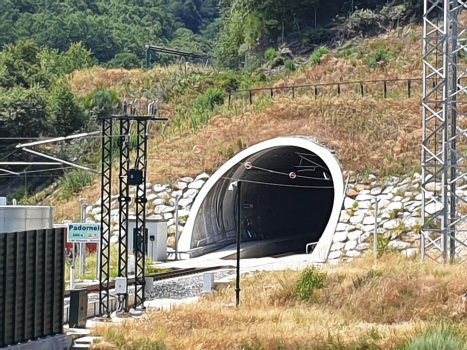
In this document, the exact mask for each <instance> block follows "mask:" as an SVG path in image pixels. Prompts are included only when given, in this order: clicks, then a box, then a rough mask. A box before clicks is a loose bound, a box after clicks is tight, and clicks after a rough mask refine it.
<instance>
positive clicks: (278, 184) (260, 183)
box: [221, 176, 334, 190]
mask: <svg viewBox="0 0 467 350" xmlns="http://www.w3.org/2000/svg"><path fill="white" fill-rule="evenodd" d="M221 178H222V179H225V180H230V181H242V182H246V183H252V184H256V185H267V186H278V187H291V188H313V189H328V190H330V189H333V188H334V186H300V185H287V184H280V183H274V182H263V181H253V180H245V179H237V178H233V177H228V176H222V177H221Z"/></svg>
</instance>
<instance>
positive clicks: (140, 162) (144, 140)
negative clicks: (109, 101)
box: [134, 120, 148, 309]
mask: <svg viewBox="0 0 467 350" xmlns="http://www.w3.org/2000/svg"><path fill="white" fill-rule="evenodd" d="M136 123H137V124H136V125H137V137H138V138H137V144H138V146H137V147H138V148H137V150H136V156H137V158H136V168H137V169H140V170H143V181H142V183H141V184H140V185H138V187H137V189H136V228H135V234H134V237H135V240H134V247H135V268H136V271H135V283H136V293H135V308H141V309H144V301H145V284H146V280H145V277H146V244H147V242H146V203H147V198H146V180H147V163H148V153H147V149H148V121H142V120H138V121H137V122H136Z"/></svg>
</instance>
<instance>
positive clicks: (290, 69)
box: [285, 59, 295, 73]
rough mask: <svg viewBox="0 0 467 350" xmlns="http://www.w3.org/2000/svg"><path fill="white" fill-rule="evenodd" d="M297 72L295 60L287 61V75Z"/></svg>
mask: <svg viewBox="0 0 467 350" xmlns="http://www.w3.org/2000/svg"><path fill="white" fill-rule="evenodd" d="M294 70H295V63H294V61H293V60H291V59H288V60H287V61H285V71H286V72H287V73H290V72H293V71H294Z"/></svg>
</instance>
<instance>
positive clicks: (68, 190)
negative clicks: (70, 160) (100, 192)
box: [60, 169, 94, 200]
mask: <svg viewBox="0 0 467 350" xmlns="http://www.w3.org/2000/svg"><path fill="white" fill-rule="evenodd" d="M93 181H94V178H93V176H92V174H91V173H90V172H89V171H86V170H81V169H76V170H71V171H67V172H66V173H65V176H64V177H63V179H62V181H61V193H60V197H61V199H64V200H68V199H70V198H71V197H72V196H73V195H75V194H78V193H79V192H80V191H81V189H82V188H83V187H86V186H89V185H91V184H92V183H93Z"/></svg>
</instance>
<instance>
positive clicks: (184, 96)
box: [51, 27, 422, 218]
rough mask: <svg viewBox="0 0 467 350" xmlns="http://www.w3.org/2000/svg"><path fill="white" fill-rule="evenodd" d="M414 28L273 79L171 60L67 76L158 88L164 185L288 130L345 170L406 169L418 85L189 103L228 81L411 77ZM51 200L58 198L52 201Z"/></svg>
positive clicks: (414, 153)
mask: <svg viewBox="0 0 467 350" xmlns="http://www.w3.org/2000/svg"><path fill="white" fill-rule="evenodd" d="M420 35H421V30H420V28H419V27H406V28H403V29H400V30H396V31H393V32H391V33H389V34H387V35H384V36H380V37H377V38H372V39H364V40H354V41H351V42H348V43H346V44H345V45H344V46H343V47H340V48H338V49H337V50H334V51H333V52H331V53H330V54H327V55H323V56H320V57H319V59H315V63H314V64H309V65H307V66H302V67H300V68H298V70H297V71H296V72H293V73H289V74H288V75H282V77H281V76H279V77H278V76H271V77H268V78H266V79H264V77H261V76H260V75H258V76H253V77H245V76H243V77H242V76H238V75H235V76H232V75H229V74H222V73H217V72H213V71H211V70H205V69H204V68H202V67H193V68H191V69H192V71H191V72H189V74H188V76H186V77H185V76H184V75H183V73H182V70H181V68H180V67H177V66H173V67H171V68H169V69H162V68H157V69H153V70H151V71H149V72H143V71H142V70H131V71H126V70H106V69H103V68H92V69H91V70H86V71H78V72H75V73H73V74H72V75H70V77H69V80H70V85H71V87H72V88H73V89H74V90H75V92H77V93H79V94H82V95H85V94H87V93H89V92H91V91H93V90H94V89H96V88H112V89H115V90H116V91H118V92H119V94H120V96H121V97H132V98H133V97H135V96H140V95H141V94H145V95H146V96H148V97H149V98H151V97H153V96H157V95H159V96H160V95H164V94H166V95H167V96H166V99H165V102H164V103H162V105H161V106H160V110H161V115H163V116H164V117H169V118H170V120H171V125H170V126H168V127H165V126H160V125H155V124H153V125H152V127H151V141H150V146H149V150H150V156H149V158H150V162H149V181H150V182H152V183H156V182H171V181H173V180H174V179H176V178H177V177H180V176H192V175H196V174H198V173H200V172H202V171H206V172H208V173H212V172H214V171H215V170H216V169H217V168H219V167H220V166H221V165H222V164H223V163H224V162H225V161H226V160H227V159H229V158H230V157H231V156H233V155H234V154H236V153H238V152H239V151H241V150H242V149H244V148H246V147H249V146H251V145H253V144H256V143H258V142H261V141H264V140H267V139H270V138H273V137H279V136H289V135H312V136H315V137H317V138H318V139H319V140H321V141H322V142H323V143H324V144H326V145H327V146H328V147H329V148H331V149H334V150H336V152H337V157H338V159H339V160H340V162H341V163H342V165H343V168H344V169H345V170H353V171H356V172H359V173H376V174H379V175H381V176H386V175H391V174H402V173H411V172H413V171H414V170H418V169H419V168H420V152H421V149H420V142H421V136H422V129H421V84H420V83H415V82H414V84H413V88H412V89H413V90H412V97H411V98H407V85H406V83H405V82H404V83H389V84H388V98H387V99H384V98H383V96H382V94H383V92H382V91H383V88H382V83H373V84H366V86H365V90H366V96H365V97H362V96H361V95H360V92H359V91H360V90H359V89H360V88H359V86H356V89H354V90H352V89H350V88H348V87H346V86H342V94H341V96H339V97H338V96H337V92H336V87H335V86H334V87H329V88H320V96H318V97H317V98H316V97H314V96H313V91H309V90H307V89H297V91H296V97H295V98H294V99H292V96H291V92H290V90H282V92H279V91H277V92H276V93H275V97H274V99H271V98H270V97H269V92H268V91H265V92H264V93H262V94H255V96H254V103H253V105H250V104H249V103H248V98H247V97H245V98H244V99H241V98H240V95H236V96H237V97H236V98H234V99H233V103H232V105H231V106H228V105H227V101H226V100H225V103H224V104H223V105H220V106H216V107H215V108H214V110H212V111H211V110H206V109H201V110H200V108H198V107H199V106H198V105H199V101H200V99H202V98H203V95H204V94H205V93H206V91H208V90H209V89H213V88H215V87H218V86H221V87H222V86H224V87H225V86H229V84H232V81H235V83H236V85H237V86H238V87H253V86H274V87H282V86H293V85H306V84H314V83H331V82H348V81H369V80H371V81H373V80H380V79H399V78H400V79H402V78H418V77H421V75H422V62H421V51H422V48H421V39H420ZM261 80H262V81H261ZM264 80H266V81H264ZM326 89H328V90H329V91H328V92H326ZM331 90H332V91H331ZM351 90H352V91H351ZM195 145H201V146H202V152H201V153H200V154H195V153H194V152H193V151H192V150H193V147H194V146H195ZM99 186H100V184H99V183H98V181H96V182H95V183H94V185H92V186H90V187H88V188H85V189H84V190H83V192H82V193H81V194H80V197H83V196H84V197H86V198H88V199H89V200H91V201H92V200H96V199H97V198H98V196H99V193H100V192H99V191H98V188H99ZM116 189H117V188H116V187H115V190H116ZM77 198H78V197H76V200H71V201H69V202H68V203H65V204H60V205H59V206H58V211H57V212H58V215H59V217H61V218H71V217H72V216H73V215H76V214H77V211H76V201H77ZM51 203H53V204H55V205H57V202H56V201H55V200H53V201H52V202H51Z"/></svg>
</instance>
